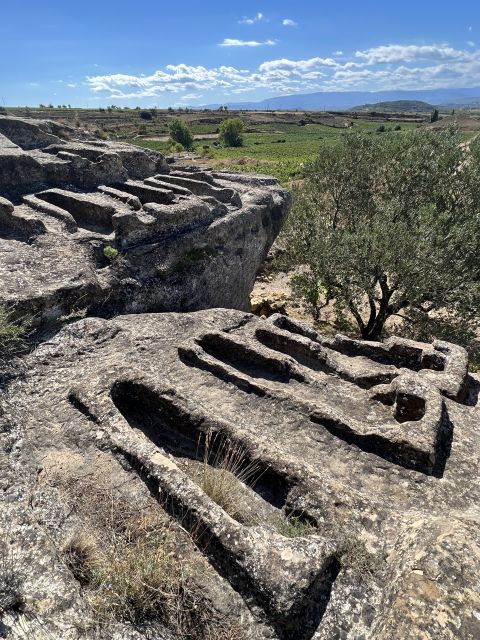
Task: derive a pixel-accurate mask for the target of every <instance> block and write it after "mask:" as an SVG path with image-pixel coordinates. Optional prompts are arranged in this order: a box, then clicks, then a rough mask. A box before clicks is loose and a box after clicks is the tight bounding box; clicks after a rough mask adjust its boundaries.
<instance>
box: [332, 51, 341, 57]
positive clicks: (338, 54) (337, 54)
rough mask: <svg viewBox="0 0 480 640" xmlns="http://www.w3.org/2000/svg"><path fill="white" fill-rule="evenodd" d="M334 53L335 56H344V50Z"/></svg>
mask: <svg viewBox="0 0 480 640" xmlns="http://www.w3.org/2000/svg"><path fill="white" fill-rule="evenodd" d="M333 55H334V56H343V51H334V52H333Z"/></svg>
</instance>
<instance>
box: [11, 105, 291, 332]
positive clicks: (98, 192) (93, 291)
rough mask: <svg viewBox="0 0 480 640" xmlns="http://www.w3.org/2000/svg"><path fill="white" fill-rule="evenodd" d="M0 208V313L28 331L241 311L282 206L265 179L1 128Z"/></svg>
mask: <svg viewBox="0 0 480 640" xmlns="http://www.w3.org/2000/svg"><path fill="white" fill-rule="evenodd" d="M0 198H1V199H0V302H3V303H8V304H10V303H14V304H15V305H16V307H17V308H18V309H19V312H21V313H23V314H30V315H33V316H34V317H35V319H36V322H37V323H42V322H45V321H48V320H54V319H55V318H58V317H61V316H70V315H71V314H72V313H78V312H79V311H80V312H83V313H93V314H96V315H102V316H108V315H114V314H116V313H119V312H122V313H123V312H140V311H167V310H172V311H189V310H196V309H203V308H210V307H229V308H237V309H247V308H248V305H249V297H248V296H249V294H250V292H251V290H252V287H253V283H254V279H255V276H256V273H257V271H258V269H259V267H260V265H261V263H262V261H263V260H264V258H265V256H266V254H267V252H268V250H269V248H270V246H271V244H272V242H273V240H274V239H275V237H276V235H277V234H278V232H279V230H280V228H281V226H282V224H283V222H284V220H285V217H286V215H287V212H288V208H289V204H290V198H289V194H288V193H287V192H286V191H284V190H283V189H281V188H280V187H279V186H278V183H277V181H276V180H275V179H273V178H268V177H261V176H249V175H242V174H232V173H228V172H218V173H215V172H210V171H202V170H200V169H198V168H196V167H188V166H176V165H175V164H173V165H168V164H167V163H166V162H165V159H164V158H163V156H162V155H161V154H159V153H157V152H154V151H148V150H142V149H139V148H137V147H133V146H131V145H126V144H120V143H115V142H104V141H99V140H95V139H89V138H88V136H87V134H84V133H83V134H81V135H80V134H78V133H77V132H76V131H75V130H74V129H71V128H69V127H65V126H59V125H57V124H55V123H51V122H48V121H38V120H28V119H20V118H12V117H1V116H0ZM105 249H107V255H110V259H109V258H108V257H106V255H105ZM112 249H113V250H114V251H113V252H112V251H111V250H112ZM109 251H110V254H108V252H109ZM117 254H118V255H117ZM112 256H117V257H116V258H115V259H112Z"/></svg>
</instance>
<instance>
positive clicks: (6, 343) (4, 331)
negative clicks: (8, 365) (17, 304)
mask: <svg viewBox="0 0 480 640" xmlns="http://www.w3.org/2000/svg"><path fill="white" fill-rule="evenodd" d="M29 326H30V321H29V319H27V318H20V319H18V318H16V317H15V316H14V313H13V311H12V309H8V308H7V307H6V306H5V305H0V357H2V356H10V355H13V354H15V353H17V352H19V351H21V350H22V349H24V348H25V347H26V344H27V337H28V335H29V333H30V329H29Z"/></svg>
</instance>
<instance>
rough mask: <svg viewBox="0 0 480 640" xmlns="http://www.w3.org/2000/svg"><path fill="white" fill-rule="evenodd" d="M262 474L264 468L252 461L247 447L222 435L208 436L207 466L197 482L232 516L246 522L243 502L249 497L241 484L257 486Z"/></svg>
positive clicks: (204, 459)
mask: <svg viewBox="0 0 480 640" xmlns="http://www.w3.org/2000/svg"><path fill="white" fill-rule="evenodd" d="M199 445H200V443H199ZM261 474H262V468H261V465H260V464H259V463H258V462H256V461H251V460H250V459H249V458H248V455H247V452H246V450H245V449H244V447H242V446H241V445H239V444H235V443H233V442H231V441H230V440H229V439H228V438H224V437H223V436H221V435H218V434H214V433H212V432H211V431H208V432H207V434H206V435H205V443H204V455H203V464H202V466H201V468H200V470H199V471H198V472H197V474H196V475H195V477H194V480H195V481H196V482H197V484H198V485H199V486H200V487H201V489H202V490H203V491H204V492H205V493H206V494H207V496H208V497H209V498H211V499H212V500H213V501H214V502H215V503H216V504H218V505H219V506H220V507H222V509H223V510H224V511H226V513H228V515H229V516H231V517H232V518H235V519H236V520H239V521H242V520H243V517H242V516H243V515H244V514H243V510H242V502H243V500H244V499H245V494H244V493H243V491H242V486H241V483H243V484H244V485H247V486H253V485H254V484H255V482H256V481H257V480H258V479H259V477H260V476H261Z"/></svg>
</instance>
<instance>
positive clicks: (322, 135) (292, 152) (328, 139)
mask: <svg viewBox="0 0 480 640" xmlns="http://www.w3.org/2000/svg"><path fill="white" fill-rule="evenodd" d="M380 125H381V123H380V122H378V121H357V122H355V124H354V126H353V130H356V131H367V132H370V133H371V134H372V135H385V134H382V133H377V129H378V127H379V126H380ZM396 125H397V123H388V124H387V125H386V129H387V130H391V129H393V128H394V126H396ZM400 126H401V130H400V131H396V132H395V134H394V135H401V134H402V131H407V130H409V129H412V128H415V127H417V126H418V124H416V123H410V122H407V123H400ZM191 129H192V133H193V134H195V149H196V152H197V153H199V154H204V155H205V158H206V160H207V161H208V162H209V163H211V164H212V165H213V166H214V167H216V168H224V169H232V170H237V171H248V172H256V173H266V174H269V175H273V176H275V177H277V178H278V179H279V180H280V182H281V183H282V184H285V185H286V184H288V183H289V182H291V181H292V180H299V179H301V178H302V177H303V176H304V167H305V165H306V164H308V163H309V162H311V161H312V160H313V159H314V158H315V156H316V155H317V154H318V153H320V152H321V149H322V147H323V146H324V145H331V144H336V143H337V142H338V140H339V138H340V136H342V135H345V133H346V131H347V129H345V128H340V127H329V126H325V125H322V124H306V125H304V126H302V125H299V124H296V123H295V124H294V123H262V124H261V125H253V126H247V127H246V128H245V132H244V134H243V138H244V145H243V146H242V147H237V148H226V147H222V146H221V145H220V143H219V142H217V141H216V140H215V139H212V138H211V137H210V138H205V139H202V138H201V136H202V135H205V134H209V135H210V136H211V135H212V134H215V133H216V132H217V131H218V126H216V125H208V124H203V125H199V124H196V125H193V126H192V127H191ZM348 130H349V131H351V130H352V128H349V129H348ZM129 142H132V143H133V144H136V145H138V146H141V147H146V148H149V149H156V150H158V151H162V152H166V150H167V147H168V143H167V142H166V141H160V140H152V139H148V138H136V139H133V140H129Z"/></svg>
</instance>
